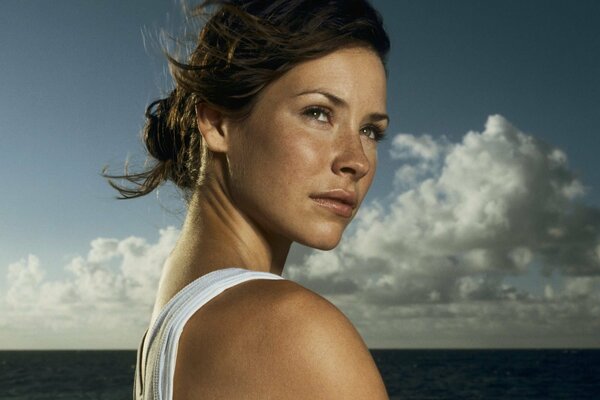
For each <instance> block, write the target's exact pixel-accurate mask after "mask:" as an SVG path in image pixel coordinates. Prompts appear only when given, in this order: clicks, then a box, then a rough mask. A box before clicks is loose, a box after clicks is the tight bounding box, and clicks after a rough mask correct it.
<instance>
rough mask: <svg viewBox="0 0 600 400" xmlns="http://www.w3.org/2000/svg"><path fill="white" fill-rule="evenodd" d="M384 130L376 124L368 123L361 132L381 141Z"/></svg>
mask: <svg viewBox="0 0 600 400" xmlns="http://www.w3.org/2000/svg"><path fill="white" fill-rule="evenodd" d="M383 132H384V130H383V129H382V128H380V127H378V126H376V125H367V126H365V127H363V128H361V130H360V133H361V134H362V135H365V136H366V137H368V138H369V139H371V140H374V141H376V142H379V141H380V140H382V139H383V138H384V136H385V135H384V133H383Z"/></svg>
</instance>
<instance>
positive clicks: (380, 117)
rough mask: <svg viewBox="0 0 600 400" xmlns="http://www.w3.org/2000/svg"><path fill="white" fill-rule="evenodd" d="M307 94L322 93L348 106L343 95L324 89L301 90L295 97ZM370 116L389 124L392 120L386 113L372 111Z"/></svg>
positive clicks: (339, 104)
mask: <svg viewBox="0 0 600 400" xmlns="http://www.w3.org/2000/svg"><path fill="white" fill-rule="evenodd" d="M307 94H320V95H321V96H324V97H326V98H327V99H328V100H329V101H331V102H332V103H333V104H335V105H336V106H338V107H345V108H348V103H347V102H346V101H345V100H344V99H342V98H341V97H338V96H336V95H334V94H332V93H329V92H328V91H326V90H322V89H312V90H306V91H304V92H300V93H298V94H296V95H295V96H294V97H299V96H304V95H307ZM368 117H369V119H370V120H372V121H381V120H386V121H387V122H388V124H389V122H390V116H389V115H387V114H384V113H371V114H369V115H368Z"/></svg>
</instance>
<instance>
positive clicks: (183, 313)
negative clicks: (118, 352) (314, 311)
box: [134, 267, 284, 400]
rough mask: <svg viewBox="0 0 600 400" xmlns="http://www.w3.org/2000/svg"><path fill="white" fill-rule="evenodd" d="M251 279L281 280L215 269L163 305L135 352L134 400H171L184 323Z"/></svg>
mask: <svg viewBox="0 0 600 400" xmlns="http://www.w3.org/2000/svg"><path fill="white" fill-rule="evenodd" d="M253 279H272V280H278V279H284V278H283V277H281V276H279V275H277V274H273V273H270V272H261V271H252V270H248V269H244V268H237V267H232V268H224V269H219V270H215V271H212V272H210V273H208V274H206V275H203V276H201V277H200V278H198V279H196V280H194V281H193V282H191V283H189V284H188V285H187V286H185V287H184V288H183V289H182V290H181V291H179V292H178V293H177V294H176V295H175V296H173V298H171V299H170V300H169V301H168V302H167V304H166V305H165V306H164V307H163V309H162V310H161V312H160V313H159V315H158V317H157V318H156V321H154V323H153V324H152V326H151V327H150V328H149V329H148V330H147V331H146V333H145V334H144V337H143V339H142V343H141V344H140V347H139V348H138V354H137V363H136V371H135V381H134V400H172V396H173V375H174V373H175V362H176V357H177V348H178V344H179V338H180V336H181V333H182V332H183V328H184V326H185V324H186V322H187V321H188V320H189V319H190V317H191V316H192V315H193V314H194V313H195V312H196V311H198V310H199V309H200V308H201V307H202V306H203V305H204V304H206V303H207V302H209V301H210V300H211V299H213V298H214V297H216V296H217V295H219V294H220V293H222V292H223V291H225V290H227V289H228V288H231V287H233V286H235V285H237V284H240V283H242V282H246V281H249V280H253ZM144 342H146V343H145V344H144ZM144 349H145V354H143V356H145V357H142V352H143V351H144ZM144 359H145V363H144V365H142V360H144Z"/></svg>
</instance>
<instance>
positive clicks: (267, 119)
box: [226, 47, 388, 249]
mask: <svg viewBox="0 0 600 400" xmlns="http://www.w3.org/2000/svg"><path fill="white" fill-rule="evenodd" d="M385 112H386V77H385V71H384V68H383V65H382V62H381V60H380V59H379V57H378V56H377V54H376V53H375V52H373V51H372V50H370V49H368V48H365V47H352V48H345V49H342V50H338V51H335V52H333V53H330V54H328V55H326V56H323V57H321V58H318V59H315V60H311V61H307V62H304V63H301V64H299V65H297V66H295V67H294V68H293V69H291V70H290V71H288V72H287V73H285V74H284V75H283V76H281V77H280V78H278V79H277V80H275V81H274V82H272V83H271V84H270V85H268V86H267V87H266V88H265V89H263V91H262V92H261V94H260V96H259V98H258V99H257V102H256V104H255V106H254V108H253V110H252V113H251V114H250V116H249V117H248V118H247V119H246V120H244V121H243V122H240V123H235V124H234V123H232V125H231V126H232V127H233V129H232V130H231V134H230V139H229V148H228V151H227V155H226V156H227V162H228V173H229V177H228V182H229V193H230V195H231V198H232V201H233V203H234V205H235V206H236V207H237V208H238V209H240V210H241V211H242V212H243V213H244V214H245V215H246V216H247V217H248V218H250V219H251V220H252V221H253V222H254V223H255V224H257V225H258V226H259V227H260V228H261V229H262V230H263V231H264V232H265V233H266V234H267V235H268V236H269V237H283V238H286V239H289V240H291V241H296V242H299V243H301V244H304V245H306V246H310V247H314V248H319V249H331V248H333V247H335V246H336V245H337V244H338V243H339V241H340V238H341V235H342V232H343V231H344V229H345V228H346V226H347V225H348V223H349V222H350V221H351V219H352V218H353V217H354V215H355V214H356V212H357V210H358V207H359V206H360V204H361V202H362V200H363V199H364V197H365V195H366V193H367V190H368V189H369V186H370V185H371V182H372V180H373V175H374V173H375V168H376V165H377V140H378V139H379V138H380V136H381V134H382V132H383V131H384V130H385V129H386V128H387V124H388V119H387V116H386V114H385Z"/></svg>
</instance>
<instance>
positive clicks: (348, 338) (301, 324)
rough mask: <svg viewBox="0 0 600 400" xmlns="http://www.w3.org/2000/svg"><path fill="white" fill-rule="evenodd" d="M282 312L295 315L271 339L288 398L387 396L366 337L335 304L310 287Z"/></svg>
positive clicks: (372, 397)
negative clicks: (312, 290) (365, 340)
mask: <svg viewBox="0 0 600 400" xmlns="http://www.w3.org/2000/svg"><path fill="white" fill-rule="evenodd" d="M286 308H289V309H286ZM282 311H284V312H286V313H287V314H291V315H295V318H292V319H290V322H288V323H287V324H285V326H284V327H283V328H282V332H280V333H279V334H274V335H273V337H272V338H271V341H272V342H273V343H275V349H276V352H277V353H279V355H280V359H279V360H277V361H276V363H277V365H274V366H273V368H277V369H278V370H279V371H283V373H282V374H281V376H279V377H278V378H279V379H278V380H279V382H278V385H281V386H282V387H283V388H285V394H286V396H288V397H285V398H290V399H292V398H293V399H317V398H318V399H357V400H359V399H365V400H366V399H369V400H380V399H387V398H388V397H387V393H386V390H385V386H384V384H383V381H382V379H381V375H380V374H379V371H378V369H377V366H376V365H375V363H374V361H373V358H372V357H371V354H370V353H369V350H368V348H367V347H366V345H365V343H364V341H363V340H362V338H361V337H360V335H359V333H358V332H357V331H356V329H355V328H354V326H353V325H352V323H351V322H350V321H349V320H348V319H347V318H346V316H344V314H343V313H342V312H341V311H340V310H338V309H337V308H336V307H335V306H334V305H333V304H331V303H330V302H329V301H327V300H325V299H323V298H322V297H320V296H318V295H316V294H314V293H312V292H308V291H307V292H306V293H301V294H300V295H299V296H298V299H296V301H294V302H292V303H291V304H289V305H288V306H286V307H284V310H282ZM296 318H297V319H296ZM286 364H287V367H286ZM282 395H283V393H282ZM282 398H283V397H282Z"/></svg>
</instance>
